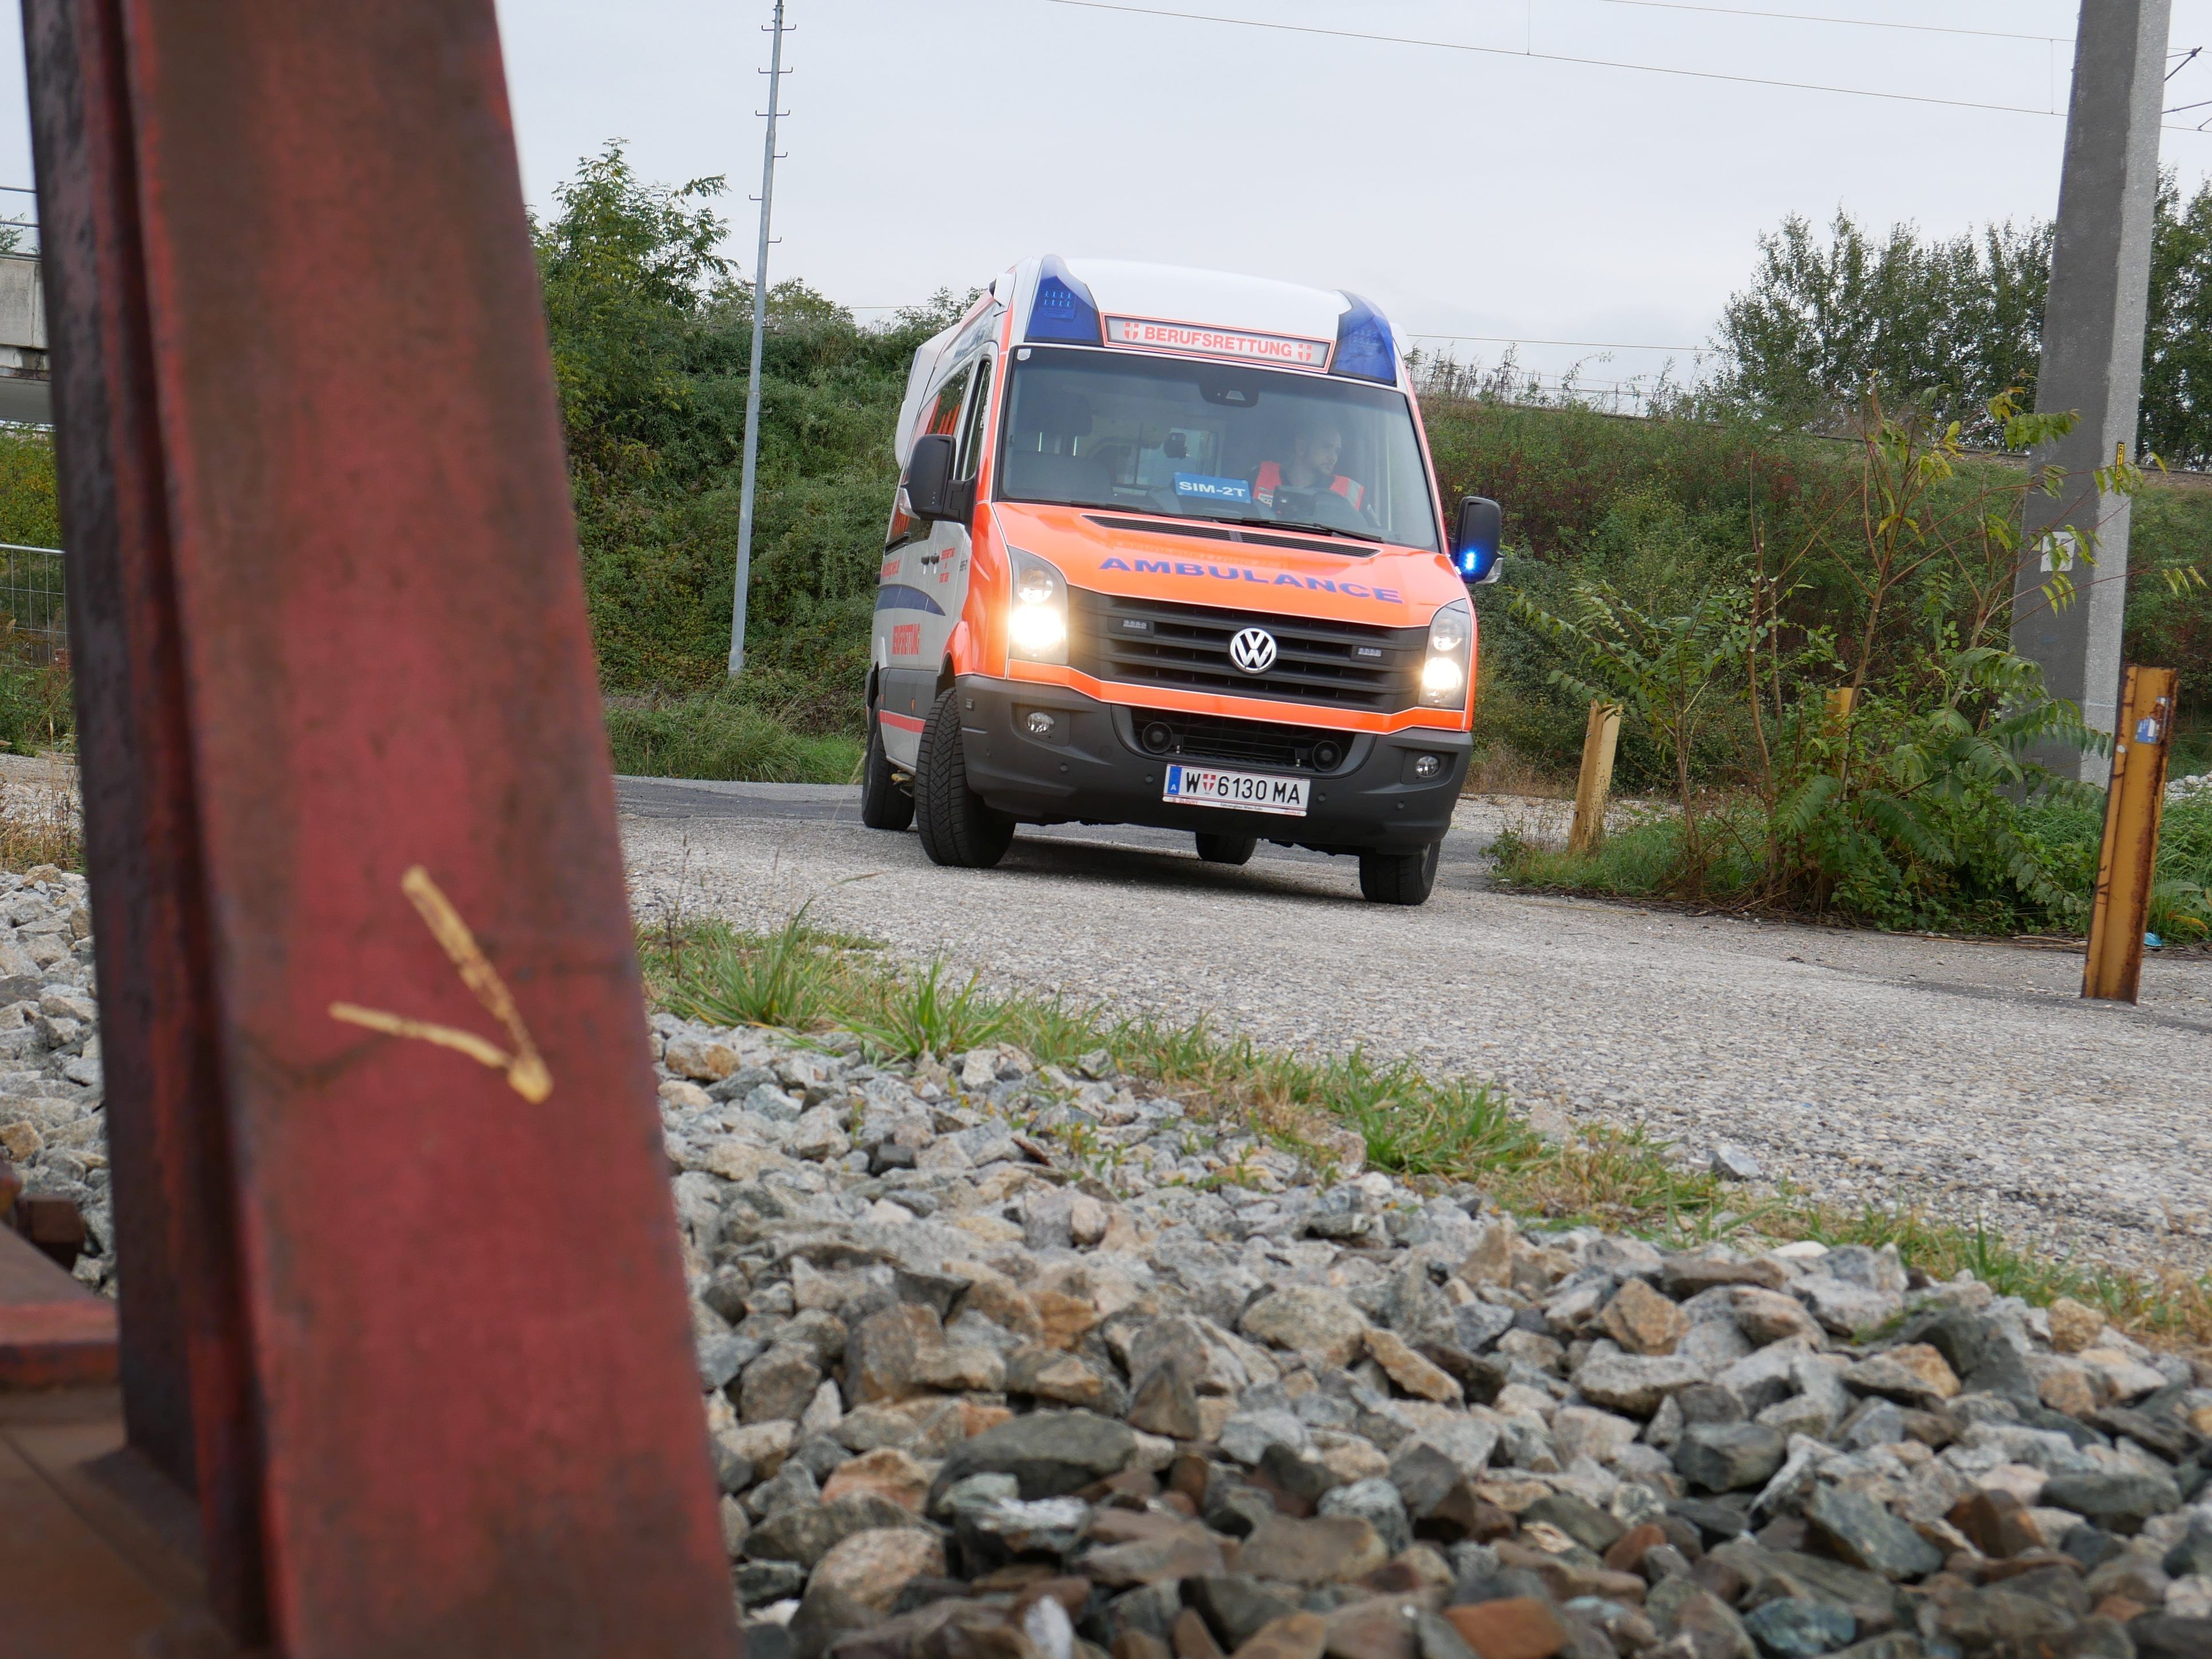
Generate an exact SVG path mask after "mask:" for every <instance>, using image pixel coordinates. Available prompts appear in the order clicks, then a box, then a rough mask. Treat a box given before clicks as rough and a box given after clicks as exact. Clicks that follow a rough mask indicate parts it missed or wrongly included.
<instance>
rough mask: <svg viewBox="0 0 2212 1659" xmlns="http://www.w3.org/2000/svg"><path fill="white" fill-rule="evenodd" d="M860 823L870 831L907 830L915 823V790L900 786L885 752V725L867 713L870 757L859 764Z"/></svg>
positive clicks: (871, 712)
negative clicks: (892, 772) (892, 773)
mask: <svg viewBox="0 0 2212 1659" xmlns="http://www.w3.org/2000/svg"><path fill="white" fill-rule="evenodd" d="M860 822H861V823H865V824H866V825H867V826H868V828H869V829H891V830H900V829H905V828H906V827H907V826H908V824H910V823H913V822H914V791H913V790H912V789H911V788H902V787H899V781H898V780H897V779H896V777H894V776H892V775H891V757H890V756H889V755H887V754H885V753H884V725H883V721H882V720H879V719H878V718H877V716H876V711H875V710H874V709H872V708H871V709H870V710H869V711H868V755H867V758H866V760H864V761H862V762H861V763H860Z"/></svg>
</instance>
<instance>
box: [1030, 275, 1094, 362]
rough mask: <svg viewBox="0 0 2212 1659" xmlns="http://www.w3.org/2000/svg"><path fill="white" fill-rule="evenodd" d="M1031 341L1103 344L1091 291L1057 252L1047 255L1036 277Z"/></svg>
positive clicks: (1031, 319)
mask: <svg viewBox="0 0 2212 1659" xmlns="http://www.w3.org/2000/svg"><path fill="white" fill-rule="evenodd" d="M1024 338H1027V339H1031V340H1064V341H1066V342H1067V343H1070V344H1073V345H1103V344H1104V343H1105V336H1104V334H1103V332H1102V331H1101V330H1100V328H1099V325H1098V307H1097V304H1096V303H1095V302H1094V301H1092V300H1091V290H1090V289H1087V288H1085V287H1084V285H1083V284H1082V283H1079V282H1078V281H1077V280H1076V279H1075V278H1074V277H1073V276H1069V275H1068V272H1067V267H1066V265H1064V264H1061V263H1060V256H1059V255H1058V254H1057V253H1048V254H1046V255H1045V256H1044V259H1043V262H1042V270H1040V271H1039V273H1038V276H1037V285H1036V299H1035V300H1034V301H1031V302H1030V326H1029V332H1028V334H1027V335H1025V336H1024Z"/></svg>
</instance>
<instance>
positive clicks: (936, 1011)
mask: <svg viewBox="0 0 2212 1659" xmlns="http://www.w3.org/2000/svg"><path fill="white" fill-rule="evenodd" d="M1008 1020H1009V1015H1008V1012H1007V1010H1006V1008H1005V1007H1004V1006H1002V1005H1001V1004H1000V1003H999V1002H998V1001H996V1000H994V999H992V998H990V997H988V996H987V995H985V994H984V993H983V990H982V987H981V983H980V981H978V979H977V976H976V975H974V974H972V973H971V974H969V975H968V978H967V981H966V982H965V983H964V984H963V985H961V986H960V987H959V988H958V989H957V990H956V989H954V988H953V987H952V986H951V982H950V981H949V979H948V977H947V969H946V963H945V958H944V957H932V958H931V960H930V963H929V966H928V967H927V968H925V969H922V971H921V973H920V974H919V975H913V976H910V977H908V978H903V979H894V980H893V981H891V982H890V983H889V984H888V985H886V986H885V987H884V992H883V995H882V997H881V998H880V1000H879V1001H878V1006H877V1007H876V1008H875V1009H874V1010H873V1011H872V1013H870V1014H867V1015H864V1016H863V1017H862V1018H860V1020H858V1021H856V1022H855V1023H854V1026H853V1029H854V1030H855V1031H856V1032H858V1033H859V1034H860V1040H861V1041H862V1042H866V1044H868V1046H869V1047H871V1048H874V1049H877V1050H878V1051H879V1052H880V1053H883V1054H890V1055H893V1056H895V1057H896V1058H898V1059H901V1060H919V1059H921V1058H922V1057H923V1056H925V1055H936V1056H939V1057H943V1056H945V1055H948V1054H957V1053H959V1052H960V1051H961V1050H962V1049H963V1048H975V1047H976V1046H977V1045H978V1044H981V1043H985V1042H991V1041H993V1040H994V1038H996V1037H997V1036H999V1035H1000V1033H1001V1032H1003V1031H1004V1030H1006V1026H1007V1024H1008Z"/></svg>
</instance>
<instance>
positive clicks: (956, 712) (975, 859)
mask: <svg viewBox="0 0 2212 1659" xmlns="http://www.w3.org/2000/svg"><path fill="white" fill-rule="evenodd" d="M914 797H915V799H914V804H915V824H916V825H917V827H919V828H920V829H921V850H922V851H923V852H925V853H927V854H929V861H930V862H931V863H932V864H945V865H951V866H954V867H955V868H957V869H963V870H987V869H989V868H990V867H991V866H993V865H994V864H996V863H997V862H998V861H999V860H1000V859H1002V858H1004V857H1006V848H1008V847H1009V846H1010V845H1012V842H1013V839H1014V821H1013V820H1012V818H1010V817H1006V816H1005V815H1004V814H1002V813H998V812H994V811H992V810H991V809H990V808H989V807H987V806H986V805H983V798H982V797H981V795H978V794H977V793H975V791H974V790H972V789H970V788H969V787H968V753H967V750H966V749H965V748H964V747H963V745H962V743H961V739H960V694H959V692H958V691H957V690H952V691H947V692H946V693H945V695H944V696H941V697H939V699H938V700H937V702H936V706H935V707H933V708H931V710H930V711H929V724H928V725H927V726H926V727H925V728H923V731H922V734H921V771H920V772H919V773H918V774H917V775H916V776H915V782H914Z"/></svg>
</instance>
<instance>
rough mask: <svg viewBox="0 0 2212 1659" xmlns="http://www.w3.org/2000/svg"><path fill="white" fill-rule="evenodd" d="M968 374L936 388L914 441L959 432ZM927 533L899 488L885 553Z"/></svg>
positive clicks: (963, 370) (955, 377)
mask: <svg viewBox="0 0 2212 1659" xmlns="http://www.w3.org/2000/svg"><path fill="white" fill-rule="evenodd" d="M969 374H970V371H969V370H968V369H964V368H963V369H962V370H961V371H960V372H959V373H958V374H956V375H954V376H953V377H952V378H951V380H947V381H946V382H945V384H944V385H943V386H939V388H938V392H937V396H936V397H935V398H933V399H931V401H930V405H929V410H928V413H927V414H926V415H925V416H923V417H922V420H921V425H920V426H919V427H917V428H915V437H917V438H921V437H927V436H928V435H931V434H933V433H935V434H939V435H943V436H945V437H950V436H951V435H952V434H953V433H955V432H956V431H957V430H958V429H959V426H960V402H961V399H962V398H964V397H965V396H966V395H967V392H968V379H969ZM902 484H903V480H902ZM928 531H929V526H927V525H926V524H923V523H922V522H921V520H918V519H916V518H915V517H914V516H913V515H912V514H911V513H908V511H907V510H906V490H905V489H904V488H903V487H902V488H901V489H900V490H899V492H898V494H897V495H896V497H895V498H894V499H893V501H892V503H891V522H890V529H888V530H887V531H885V532H884V551H885V552H886V553H888V552H890V550H891V549H893V548H895V547H897V546H900V545H902V544H904V543H907V542H910V541H912V540H914V539H915V538H916V537H919V536H923V535H927V533H928Z"/></svg>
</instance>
